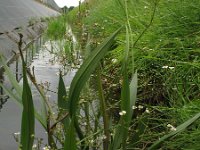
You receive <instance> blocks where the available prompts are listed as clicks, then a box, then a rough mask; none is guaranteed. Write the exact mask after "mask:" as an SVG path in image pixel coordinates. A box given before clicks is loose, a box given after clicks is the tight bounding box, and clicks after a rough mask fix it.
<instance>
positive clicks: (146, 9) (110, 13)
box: [68, 0, 200, 149]
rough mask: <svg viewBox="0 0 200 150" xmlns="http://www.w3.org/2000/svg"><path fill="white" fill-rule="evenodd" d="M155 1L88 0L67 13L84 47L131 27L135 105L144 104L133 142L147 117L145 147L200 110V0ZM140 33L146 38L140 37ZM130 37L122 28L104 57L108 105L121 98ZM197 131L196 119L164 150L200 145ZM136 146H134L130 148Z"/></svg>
mask: <svg viewBox="0 0 200 150" xmlns="http://www.w3.org/2000/svg"><path fill="white" fill-rule="evenodd" d="M155 2H156V1H145V0H142V1H137V0H134V1H127V5H126V4H125V1H120V0H119V1H114V0H107V1H101V2H99V1H98V0H96V1H91V2H90V1H89V2H88V3H84V4H82V5H81V6H80V7H79V8H76V9H74V10H73V11H72V12H71V13H69V15H68V20H69V22H70V24H71V26H72V29H73V31H74V33H75V34H76V35H77V37H78V39H79V41H80V42H81V44H82V47H83V49H84V47H85V46H86V45H87V44H88V41H89V42H90V43H91V44H92V45H93V47H95V46H96V45H98V44H99V43H101V42H102V40H103V39H104V38H105V37H107V36H108V35H109V34H111V33H112V32H114V31H115V30H116V29H117V28H118V27H120V26H125V25H129V27H130V34H131V35H130V38H131V40H130V41H131V42H132V43H131V44H132V45H131V46H133V47H131V50H130V53H131V54H130V55H129V59H128V61H129V64H130V65H129V66H128V70H129V71H128V72H129V78H130V77H131V74H132V68H133V67H134V69H135V70H137V72H138V82H139V84H138V86H139V87H138V93H137V94H138V95H137V102H136V105H137V106H140V105H142V106H144V108H143V109H142V110H138V109H137V110H136V111H135V112H134V119H133V120H134V121H133V126H132V130H131V132H130V139H129V140H130V141H129V143H132V144H133V143H134V140H133V139H134V136H136V135H137V134H136V133H135V131H137V124H138V123H139V122H140V121H143V119H145V121H144V126H143V128H144V129H143V130H144V131H143V133H141V135H140V136H141V137H142V138H141V139H140V140H139V141H137V143H136V145H137V146H138V148H141V149H145V147H146V146H147V147H148V145H149V144H150V143H151V142H153V141H156V140H157V139H158V138H159V137H161V136H162V135H164V134H166V133H168V132H169V130H170V127H167V125H168V124H172V125H173V126H175V127H176V126H178V125H179V124H181V123H183V122H184V121H185V120H187V119H189V118H191V116H193V115H195V114H196V113H197V112H198V111H199V109H198V108H196V106H198V105H199V94H198V93H199V71H200V66H199V54H200V53H199V52H200V46H199V29H200V26H199V23H200V19H199V14H198V12H199V8H198V6H200V3H199V1H197V0H195V1H192V2H191V1H189V0H185V1H180V0H175V1H162V0H161V1H159V3H158V4H156V5H155ZM155 7H156V11H155V15H154V14H153V13H154V8H155ZM77 15H79V17H77ZM153 15H154V16H153ZM152 17H153V18H152ZM151 19H153V21H152V22H151ZM143 32H144V34H142V33H143ZM141 34H142V37H141V38H140V39H139V41H137V39H138V37H139V36H140V35H141ZM125 38H126V33H125V30H123V31H122V32H121V33H120V34H119V36H118V37H117V39H116V41H115V43H114V45H113V48H112V49H113V50H112V51H111V52H109V54H108V55H107V56H106V58H105V59H104V61H103V64H104V65H105V66H104V67H103V70H102V73H101V74H102V78H103V80H104V81H106V82H104V90H105V95H106V100H107V101H108V103H109V104H110V103H111V104H112V105H113V103H114V104H115V105H116V107H117V108H118V106H117V105H118V104H117V103H118V102H119V100H120V99H121V98H120V92H119V91H121V84H120V82H119V81H120V80H121V77H120V72H121V64H122V63H123V53H124V49H125V45H126V44H125V43H124V41H125ZM135 42H136V44H135ZM133 58H134V65H133V64H132V59H133ZM117 108H116V109H114V112H115V111H117ZM147 109H148V110H150V113H149V114H145V113H144V112H145V110H147ZM192 110H193V111H192ZM112 111H113V110H112ZM148 112H149V111H148ZM136 118H137V119H136ZM138 118H139V119H138ZM198 132H199V126H198V122H196V123H195V124H194V125H192V126H191V127H190V128H189V129H188V130H186V131H185V132H183V133H181V134H178V135H177V136H176V137H174V138H172V139H171V140H168V141H167V142H166V143H165V144H163V145H162V148H163V149H187V148H188V149H196V148H197V147H198V141H199V138H198V136H195V133H198ZM193 133H194V134H193ZM190 134H192V135H193V136H190ZM132 140H133V141H132ZM133 145H134V144H133ZM133 145H131V144H130V148H131V146H133ZM186 145H187V146H186ZM137 146H136V147H137ZM183 147H184V148H183Z"/></svg>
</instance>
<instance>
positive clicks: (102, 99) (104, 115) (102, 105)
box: [97, 67, 110, 150]
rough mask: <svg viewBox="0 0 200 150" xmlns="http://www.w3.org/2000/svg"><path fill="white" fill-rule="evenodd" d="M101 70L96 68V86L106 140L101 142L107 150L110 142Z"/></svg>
mask: <svg viewBox="0 0 200 150" xmlns="http://www.w3.org/2000/svg"><path fill="white" fill-rule="evenodd" d="M100 71H101V68H100V67H99V68H97V82H98V83H97V84H98V92H99V100H100V107H101V111H102V115H103V125H104V134H105V136H106V138H105V139H104V141H103V147H104V148H103V149H104V150H108V146H109V141H110V133H109V122H108V116H107V114H106V113H107V112H106V103H105V97H104V94H103V87H102V82H101V72H100Z"/></svg>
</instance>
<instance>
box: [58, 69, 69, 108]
mask: <svg viewBox="0 0 200 150" xmlns="http://www.w3.org/2000/svg"><path fill="white" fill-rule="evenodd" d="M66 96H67V92H66V89H65V83H64V81H63V78H62V75H61V73H60V76H59V84H58V107H59V108H60V109H61V111H63V110H65V111H66V110H67V109H68V108H69V104H68V102H67V100H66Z"/></svg>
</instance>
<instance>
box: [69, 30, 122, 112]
mask: <svg viewBox="0 0 200 150" xmlns="http://www.w3.org/2000/svg"><path fill="white" fill-rule="evenodd" d="M120 30H121V28H119V29H118V30H117V31H115V32H114V33H113V34H112V35H111V36H110V37H109V38H107V39H106V40H105V41H104V42H103V43H102V44H100V45H99V46H98V47H97V48H96V49H95V50H94V51H92V52H91V54H90V56H89V57H88V58H87V59H86V60H85V61H84V62H83V64H82V65H81V67H80V69H79V70H78V71H77V73H76V75H75V77H74V78H73V81H72V83H71V86H70V91H69V106H70V107H69V109H70V111H69V112H70V115H71V116H73V115H75V114H76V109H77V105H78V101H79V95H80V92H81V90H82V88H83V86H84V85H85V83H86V81H87V80H88V78H89V77H90V75H91V73H92V72H93V71H94V70H95V68H96V67H97V65H98V63H99V61H100V60H101V59H102V58H103V57H104V55H105V54H106V52H107V51H108V50H109V49H110V47H111V46H112V44H113V42H114V39H115V37H116V36H117V34H118V33H119V31H120Z"/></svg>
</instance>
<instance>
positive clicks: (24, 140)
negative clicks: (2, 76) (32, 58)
mask: <svg viewBox="0 0 200 150" xmlns="http://www.w3.org/2000/svg"><path fill="white" fill-rule="evenodd" d="M22 65H23V92H22V104H23V112H22V123H21V145H20V146H21V149H22V150H32V146H33V142H34V133H35V117H34V105H33V99H32V93H31V89H30V86H29V84H28V79H27V76H26V66H25V62H24V60H23V59H22Z"/></svg>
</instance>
